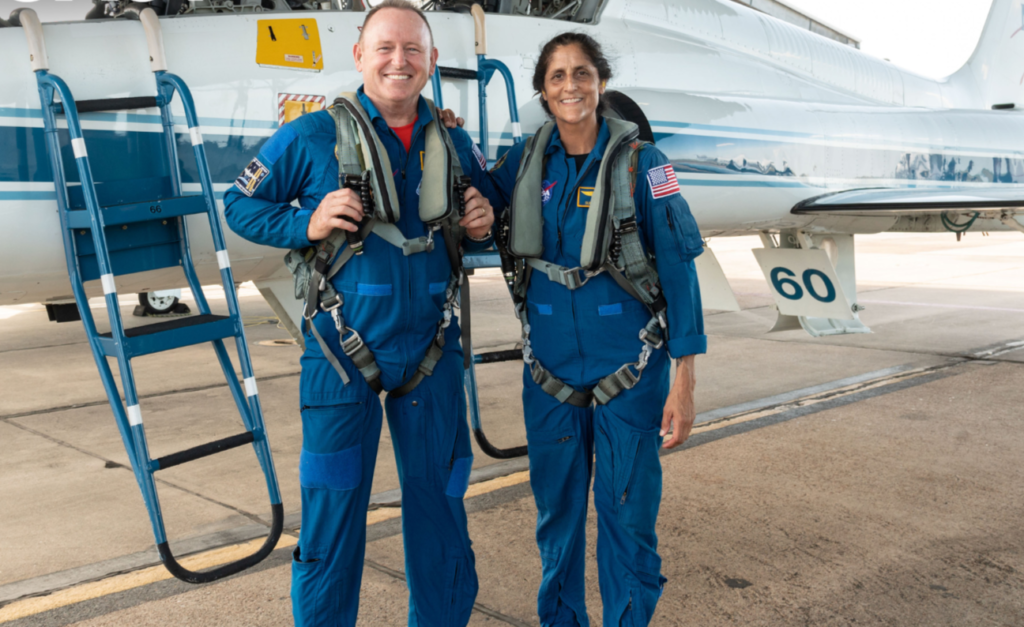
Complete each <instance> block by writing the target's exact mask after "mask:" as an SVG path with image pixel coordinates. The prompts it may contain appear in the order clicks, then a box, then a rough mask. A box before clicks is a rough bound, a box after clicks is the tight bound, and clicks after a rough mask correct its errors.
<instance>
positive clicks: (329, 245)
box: [285, 94, 467, 397]
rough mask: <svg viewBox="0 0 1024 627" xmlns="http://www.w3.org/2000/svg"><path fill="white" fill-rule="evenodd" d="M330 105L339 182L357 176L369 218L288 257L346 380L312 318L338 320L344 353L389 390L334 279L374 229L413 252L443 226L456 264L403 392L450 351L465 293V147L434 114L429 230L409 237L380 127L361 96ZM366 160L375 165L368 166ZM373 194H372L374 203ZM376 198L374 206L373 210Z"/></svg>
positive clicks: (425, 202)
mask: <svg viewBox="0 0 1024 627" xmlns="http://www.w3.org/2000/svg"><path fill="white" fill-rule="evenodd" d="M427 102H428V104H429V106H430V110H431V111H433V110H434V106H433V103H431V102H430V101H429V100H428V101H427ZM329 110H330V113H331V115H332V117H334V120H335V124H336V127H337V134H338V136H337V146H336V148H335V152H336V154H337V157H338V182H339V187H341V186H344V185H346V183H348V184H349V185H350V186H353V187H354V186H356V185H357V183H356V179H357V178H358V192H359V195H360V198H361V199H362V200H363V208H364V212H365V217H364V219H363V221H362V222H360V225H359V226H360V229H359V231H358V234H357V235H356V236H355V237H351V236H352V235H353V234H352V232H351V231H343V230H335V231H334V232H333V233H332V234H331V235H330V236H328V237H327V238H326V239H325V240H323V241H322V242H321V243H320V245H319V246H317V247H315V248H305V249H297V250H293V251H290V252H289V253H288V255H286V256H285V264H286V265H287V266H288V268H289V269H290V270H291V271H292V273H293V274H294V275H295V297H296V298H305V306H304V307H303V310H302V318H303V320H304V321H305V323H306V326H307V327H308V328H309V329H310V331H311V332H312V333H313V336H314V337H315V338H316V340H317V342H319V343H320V347H321V348H322V349H323V353H324V356H325V357H326V358H327V360H328V361H329V362H330V364H331V366H333V367H334V369H335V371H337V373H338V376H340V377H341V380H342V382H343V383H344V384H345V385H348V383H349V382H350V379H349V377H348V374H347V373H346V372H345V369H344V368H343V367H342V366H341V363H340V362H339V360H338V358H337V356H336V355H335V354H334V351H333V350H331V347H330V346H328V344H327V342H326V341H325V340H324V338H323V337H322V336H321V335H320V332H319V331H318V330H317V328H316V325H315V324H313V319H314V318H315V317H316V316H317V314H319V313H321V312H322V313H327V314H329V315H330V316H331V318H332V319H333V321H334V326H335V328H336V329H337V330H338V336H339V338H340V339H341V342H340V344H341V350H342V352H343V353H345V355H346V356H347V357H348V358H349V359H351V360H352V363H353V364H355V366H356V368H357V369H358V370H359V372H360V374H362V375H363V378H365V379H366V382H367V384H368V385H369V386H370V389H372V390H373V391H374V392H377V393H380V392H381V391H383V390H384V386H383V384H382V383H381V381H380V375H381V372H380V367H379V366H378V365H377V361H376V359H374V357H373V353H372V352H370V349H369V347H367V345H366V342H364V341H363V338H362V336H361V335H360V334H359V332H358V331H357V330H356V329H353V328H351V327H349V326H348V325H347V324H346V323H345V319H344V318H343V317H342V305H343V304H344V302H345V299H344V297H343V296H342V295H341V293H339V292H338V291H337V290H335V289H334V287H333V286H332V285H331V279H332V278H333V277H334V276H335V275H336V274H337V273H338V272H339V271H340V270H341V268H342V267H343V266H344V265H345V264H346V263H347V262H348V261H349V260H350V259H351V258H352V256H353V255H357V254H360V252H361V251H362V245H361V244H362V241H363V240H365V239H366V238H367V237H369V235H370V234H371V233H373V234H374V235H377V236H378V237H380V238H381V239H383V240H384V241H386V242H387V243H389V244H391V245H392V246H395V247H397V248H400V249H402V253H403V254H404V255H406V256H409V255H414V254H417V253H422V252H430V251H432V250H434V233H435V232H437V231H440V232H441V237H442V240H443V241H444V245H445V250H446V251H447V253H448V260H449V262H450V264H451V268H452V272H451V275H449V278H448V283H447V285H446V287H445V302H444V306H443V315H442V318H441V320H440V321H439V322H438V325H437V332H436V334H435V335H434V339H433V341H432V342H431V344H430V347H429V348H428V349H427V353H426V355H425V356H424V358H423V360H422V361H421V362H420V364H419V366H418V367H417V368H416V372H415V373H414V374H413V376H412V377H411V378H410V379H409V380H408V381H406V382H405V383H404V384H402V385H401V386H399V387H397V388H395V389H393V390H390V393H391V395H392V396H395V397H399V396H403V395H405V394H408V393H409V392H411V391H412V390H413V389H415V388H416V386H417V385H419V384H420V382H421V381H423V379H424V378H425V377H429V376H430V375H431V374H433V372H434V368H435V367H436V366H437V363H438V361H440V359H441V356H442V355H443V353H444V344H445V339H444V334H445V330H446V329H447V328H448V327H449V326H450V325H451V320H452V315H453V310H454V308H455V307H456V306H457V302H458V298H459V286H460V285H461V284H462V281H463V277H464V271H463V267H462V243H461V242H462V237H463V234H464V232H465V231H464V229H463V228H462V227H461V226H459V224H458V220H459V216H460V215H464V214H465V203H464V200H463V193H464V191H465V187H466V186H467V185H466V182H465V180H464V178H466V177H463V176H462V167H461V165H460V163H459V159H458V154H457V153H456V152H455V148H454V146H453V145H452V143H451V138H450V137H449V136H448V133H447V131H445V130H444V128H443V126H442V125H440V124H438V123H437V122H436V120H434V121H431V122H430V123H428V124H427V126H426V128H425V132H426V145H425V154H424V172H423V181H422V183H421V188H420V210H419V216H420V219H422V220H423V221H424V222H425V223H426V224H427V227H428V231H427V235H426V236H424V237H417V238H414V239H406V238H405V236H404V235H403V234H402V232H401V230H400V229H399V228H398V227H397V226H396V225H395V224H394V223H395V222H396V221H397V220H398V218H399V206H398V204H397V202H396V200H397V194H396V193H395V187H394V179H393V178H392V175H391V164H390V162H389V160H388V155H387V152H386V151H385V150H384V148H383V146H382V145H381V144H380V140H379V139H378V138H377V135H376V134H375V133H374V131H373V127H372V125H371V124H370V120H369V117H368V116H367V115H366V112H365V111H364V110H363V108H362V106H361V105H360V104H359V101H358V99H357V98H356V95H355V94H342V96H341V97H340V98H338V99H336V100H335V101H334V104H333V105H332V106H331V107H330V109H329ZM367 164H368V165H369V167H365V165H367ZM357 173H358V174H357ZM367 200H372V203H368V202H367ZM369 205H372V211H371V206H369ZM356 241H358V242H359V243H360V245H359V246H356V245H353V242H356ZM346 244H347V245H346ZM336 253H337V254H336Z"/></svg>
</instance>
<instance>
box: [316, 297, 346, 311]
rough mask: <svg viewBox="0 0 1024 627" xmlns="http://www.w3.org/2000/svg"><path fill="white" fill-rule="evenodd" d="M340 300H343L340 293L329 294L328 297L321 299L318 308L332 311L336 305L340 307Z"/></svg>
mask: <svg viewBox="0 0 1024 627" xmlns="http://www.w3.org/2000/svg"><path fill="white" fill-rule="evenodd" d="M342 302H344V301H343V300H342V298H341V294H335V295H334V296H331V297H330V298H326V299H324V300H321V301H320V309H323V310H324V311H325V312H330V311H334V310H335V309H337V308H338V307H341V304H342Z"/></svg>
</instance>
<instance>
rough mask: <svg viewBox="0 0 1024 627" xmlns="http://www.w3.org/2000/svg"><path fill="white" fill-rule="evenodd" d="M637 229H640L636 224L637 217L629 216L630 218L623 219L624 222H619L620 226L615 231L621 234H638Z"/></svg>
mask: <svg viewBox="0 0 1024 627" xmlns="http://www.w3.org/2000/svg"><path fill="white" fill-rule="evenodd" d="M637 228H638V227H637V224H636V216H635V215H632V216H629V217H628V218H623V219H622V220H619V226H618V228H616V229H615V230H616V231H618V232H619V233H622V234H626V233H634V232H636V230H637Z"/></svg>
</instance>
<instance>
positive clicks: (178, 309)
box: [134, 290, 191, 317]
mask: <svg viewBox="0 0 1024 627" xmlns="http://www.w3.org/2000/svg"><path fill="white" fill-rule="evenodd" d="M180 297H181V290H162V291H159V292H140V293H139V306H138V307H136V308H135V312H134V315H136V316H140V317H141V316H166V315H170V314H178V315H184V314H187V313H191V310H190V309H189V308H188V305H186V304H185V303H182V302H179V298H180Z"/></svg>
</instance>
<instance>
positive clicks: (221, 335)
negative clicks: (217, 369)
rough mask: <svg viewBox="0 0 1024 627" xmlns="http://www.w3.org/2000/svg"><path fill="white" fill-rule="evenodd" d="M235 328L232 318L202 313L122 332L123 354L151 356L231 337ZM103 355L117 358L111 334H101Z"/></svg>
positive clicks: (234, 332) (235, 331) (236, 330)
mask: <svg viewBox="0 0 1024 627" xmlns="http://www.w3.org/2000/svg"><path fill="white" fill-rule="evenodd" d="M237 332H238V326H237V325H236V324H235V320H234V319H233V318H231V316H218V315H215V314H203V315H200V316H189V317H187V318H176V319H173V320H167V321H166V322H157V323H156V324H147V325H146V326H143V327H135V328H132V329H125V330H124V335H125V338H124V353H125V356H126V357H128V358H132V357H139V356H141V355H150V354H152V353H159V352H161V351H167V350H173V349H175V348H182V347H184V346H192V345H194V344H203V343H205V342H212V341H214V340H223V339H226V338H229V337H234V336H235V334H236V333H237ZM100 344H101V345H102V346H103V349H104V353H105V354H106V355H108V356H110V357H117V344H116V342H115V341H114V338H113V337H112V336H111V334H110V333H101V334H100Z"/></svg>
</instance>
